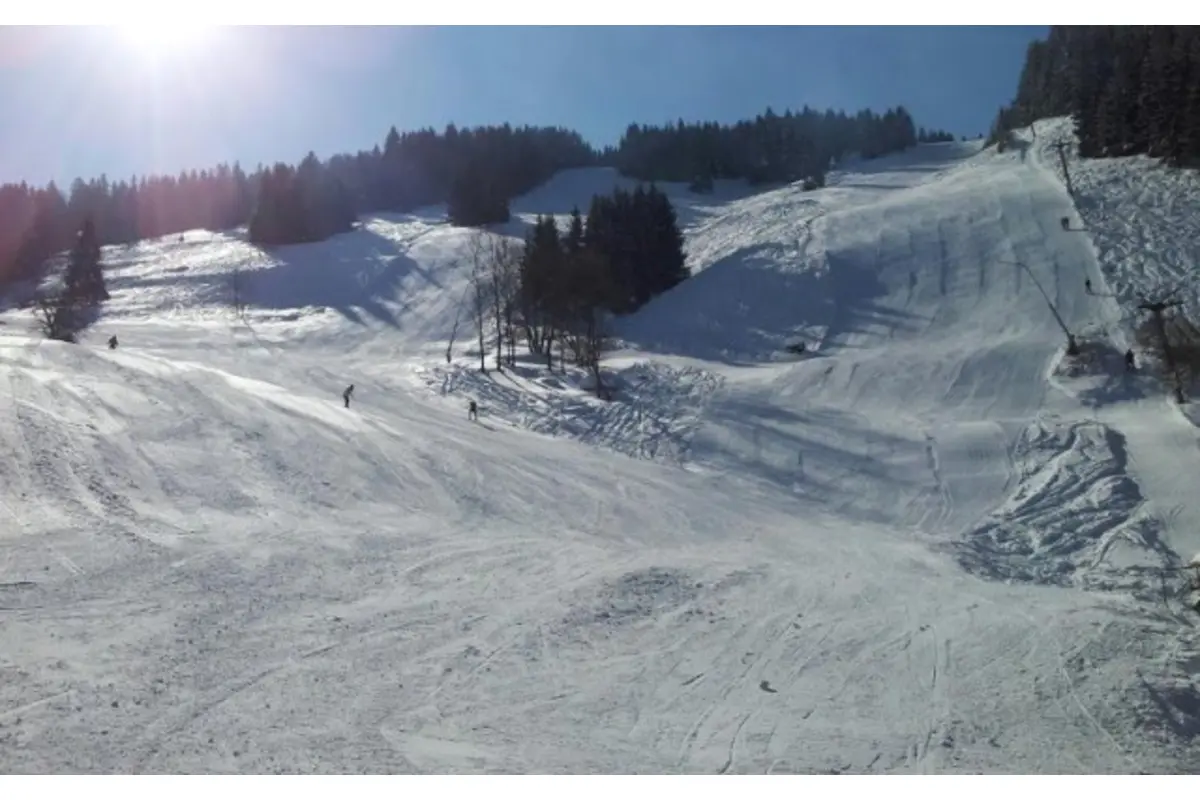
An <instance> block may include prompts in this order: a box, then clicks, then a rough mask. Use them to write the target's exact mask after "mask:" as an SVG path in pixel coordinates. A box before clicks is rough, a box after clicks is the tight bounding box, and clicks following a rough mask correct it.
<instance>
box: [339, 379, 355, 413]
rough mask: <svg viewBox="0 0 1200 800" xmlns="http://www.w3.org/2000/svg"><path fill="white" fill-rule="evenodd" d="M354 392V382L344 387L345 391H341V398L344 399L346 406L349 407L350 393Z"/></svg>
mask: <svg viewBox="0 0 1200 800" xmlns="http://www.w3.org/2000/svg"><path fill="white" fill-rule="evenodd" d="M352 394H354V384H353V383H352V384H350V385H349V386H347V387H346V391H344V392H342V399H343V400H345V401H346V408H349V407H350V395H352Z"/></svg>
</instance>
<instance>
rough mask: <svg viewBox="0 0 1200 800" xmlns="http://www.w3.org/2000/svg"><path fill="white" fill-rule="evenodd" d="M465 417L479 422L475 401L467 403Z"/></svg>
mask: <svg viewBox="0 0 1200 800" xmlns="http://www.w3.org/2000/svg"><path fill="white" fill-rule="evenodd" d="M467 419H469V420H475V421H476V422H479V406H477V405H475V401H474V400H472V401H471V402H469V403H467Z"/></svg>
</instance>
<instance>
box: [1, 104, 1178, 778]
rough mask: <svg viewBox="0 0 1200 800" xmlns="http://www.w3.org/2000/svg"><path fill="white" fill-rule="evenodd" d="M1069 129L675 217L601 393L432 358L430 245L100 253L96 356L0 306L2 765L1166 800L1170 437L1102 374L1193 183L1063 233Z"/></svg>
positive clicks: (441, 308)
mask: <svg viewBox="0 0 1200 800" xmlns="http://www.w3.org/2000/svg"><path fill="white" fill-rule="evenodd" d="M1064 125H1065V122H1064V121H1062V120H1057V121H1047V122H1045V123H1039V125H1038V126H1037V136H1036V138H1035V137H1034V136H1033V134H1032V132H1030V131H1023V132H1020V133H1019V136H1020V137H1021V141H1022V142H1024V143H1025V146H1022V147H1018V148H1014V149H1013V150H1011V151H1009V152H1006V153H1004V154H996V153H995V151H994V149H989V150H981V149H980V143H978V142H972V143H949V144H939V145H923V146H920V147H918V148H915V149H914V150H912V151H910V152H908V153H904V154H901V155H897V156H892V157H889V158H884V159H879V160H875V161H869V162H862V163H858V164H850V165H847V166H846V167H844V168H843V169H842V170H841V171H839V172H837V173H835V174H833V175H831V177H830V181H829V183H830V185H829V186H828V188H825V189H822V190H818V191H814V192H802V191H800V189H799V188H798V187H794V186H792V187H783V188H776V189H772V190H767V191H751V190H749V189H748V188H746V187H744V186H741V185H739V184H733V183H730V184H723V185H718V187H717V189H716V191H715V192H714V193H713V194H711V195H705V196H694V195H691V194H689V193H687V192H686V191H685V190H684V189H683V188H682V187H679V186H667V187H665V188H666V190H667V191H668V192H669V193H670V194H671V196H672V199H673V201H674V202H675V203H676V206H677V209H678V213H679V218H680V221H681V224H682V225H683V226H684V227H685V232H686V237H687V244H686V247H687V249H688V253H689V263H690V266H691V267H692V269H693V271H694V273H695V277H693V278H692V279H691V280H689V281H688V282H686V283H684V284H683V285H681V286H679V287H678V288H676V289H675V290H673V291H672V292H669V293H667V294H665V295H663V296H661V297H659V298H657V299H656V300H654V301H652V302H651V303H650V304H649V305H647V306H646V307H645V308H644V309H642V310H641V311H640V312H638V313H637V314H635V315H633V316H632V317H630V318H628V319H626V320H622V321H621V323H620V326H619V330H618V334H619V336H620V349H619V350H618V351H617V352H615V353H613V354H612V357H611V358H610V359H609V361H608V364H607V373H606V375H607V379H608V381H609V382H610V385H612V386H614V387H615V388H616V389H617V392H618V399H617V400H616V401H615V402H613V403H604V402H601V401H598V400H596V399H595V398H594V397H592V396H591V395H590V394H589V393H588V391H587V388H586V382H585V381H584V379H583V378H582V376H581V375H580V374H579V373H578V372H577V371H574V370H569V371H568V373H567V374H566V375H562V374H559V373H557V372H556V373H554V374H550V373H548V372H547V371H546V370H545V368H544V367H543V366H541V365H540V364H539V363H538V362H537V361H535V360H533V359H523V360H522V362H521V364H520V365H519V366H518V368H516V369H513V370H511V371H510V370H505V371H504V372H503V373H499V372H496V371H491V372H489V373H488V374H486V375H484V374H481V373H479V372H478V354H477V353H476V352H474V350H473V348H474V347H475V345H474V344H473V342H474V336H473V332H472V331H470V330H469V323H464V327H465V328H467V329H466V332H465V333H464V332H463V331H462V330H460V332H459V337H458V343H457V345H456V347H455V357H454V360H453V362H452V363H450V364H446V363H445V359H444V355H443V354H444V351H445V346H446V340H447V338H448V337H449V335H450V332H451V330H452V328H453V324H454V317H455V313H456V310H457V307H458V305H459V303H460V302H461V301H462V298H463V297H464V295H465V293H466V291H467V280H466V276H467V265H466V258H467V253H468V232H467V231H464V230H462V229H457V228H454V227H451V226H449V225H447V224H445V223H444V222H442V221H441V210H440V209H428V210H424V211H422V212H419V213H415V214H409V215H380V216H375V217H370V218H367V219H365V220H364V222H363V225H362V226H361V228H360V229H359V230H357V231H355V232H352V233H349V234H345V235H342V236H339V237H335V238H333V239H331V240H329V241H327V242H323V243H320V244H315V245H308V246H297V247H286V248H280V249H279V250H277V251H274V252H272V253H266V252H263V251H261V250H259V249H258V248H255V247H253V246H251V245H249V244H247V243H246V242H245V241H244V238H243V234H242V233H239V232H226V233H216V234H214V233H209V232H206V231H192V232H189V233H188V234H187V235H186V236H185V237H184V241H182V242H179V241H178V240H177V239H178V237H167V238H165V239H162V240H158V241H153V242H143V243H139V244H137V245H135V246H132V247H129V248H106V250H105V259H106V263H107V264H108V265H109V267H108V276H109V287H110V291H111V292H112V295H113V299H112V301H111V302H110V303H109V304H108V306H107V308H106V310H105V312H104V315H103V317H102V318H101V320H100V321H99V323H98V324H97V325H96V327H95V328H94V329H93V330H92V331H90V332H89V334H88V335H87V336H86V339H85V342H84V343H83V344H81V345H78V346H69V345H61V344H57V343H51V342H45V341H41V340H39V339H38V338H37V337H36V336H35V335H33V334H32V333H31V332H30V329H29V318H28V315H27V313H26V312H19V311H9V312H6V313H5V314H3V315H0V322H2V323H3V327H0V368H2V372H0V374H2V375H3V380H4V381H5V382H6V383H7V387H6V388H7V390H5V387H3V386H0V437H2V442H3V445H4V448H5V453H6V458H4V459H0V487H2V488H0V519H3V520H4V521H3V522H2V523H0V675H2V676H3V679H2V680H0V771H4V772H9V773H13V772H68V771H71V772H131V771H132V772H181V771H182V772H246V773H257V772H273V771H278V772H414V771H415V772H667V773H674V772H688V773H693V772H698V773H718V772H720V773H760V772H830V771H835V772H966V773H971V772H1007V773H1029V772H1047V773H1064V772H1066V773H1112V772H1120V773H1128V772H1184V773H1187V772H1194V771H1195V768H1196V764H1197V763H1200V762H1198V761H1197V752H1196V749H1195V745H1194V744H1193V737H1195V735H1196V734H1197V733H1198V732H1200V693H1198V691H1197V689H1196V686H1195V678H1196V673H1197V671H1198V670H1200V645H1198V643H1197V641H1196V638H1195V635H1194V634H1193V633H1192V628H1193V625H1194V623H1195V614H1194V612H1192V611H1191V610H1189V609H1188V608H1187V607H1186V601H1185V596H1184V593H1183V587H1184V583H1185V578H1184V575H1183V573H1181V572H1180V571H1178V567H1180V566H1182V565H1183V564H1184V563H1186V562H1187V561H1188V560H1189V559H1190V558H1191V557H1192V555H1193V554H1195V553H1196V552H1200V519H1197V516H1196V515H1197V512H1196V511H1195V509H1196V507H1197V503H1196V501H1195V500H1194V499H1193V498H1192V497H1190V496H1189V492H1191V491H1193V490H1192V486H1193V483H1192V482H1191V481H1189V480H1188V478H1189V476H1194V475H1195V474H1197V468H1198V467H1200V450H1198V449H1197V447H1196V443H1197V440H1198V439H1200V437H1198V435H1197V431H1196V430H1195V428H1194V427H1192V426H1191V425H1190V423H1188V422H1187V419H1186V418H1185V416H1184V414H1183V413H1181V411H1180V410H1179V409H1177V408H1175V407H1174V406H1173V405H1172V404H1171V403H1169V402H1168V401H1167V399H1166V398H1165V397H1164V396H1163V392H1162V390H1161V389H1160V388H1158V387H1156V386H1153V385H1152V384H1150V383H1149V381H1148V379H1146V378H1144V377H1142V376H1125V375H1124V374H1123V372H1122V369H1123V368H1122V367H1121V365H1120V358H1119V354H1120V353H1121V352H1122V351H1123V350H1124V348H1125V347H1126V346H1128V342H1129V341H1131V339H1130V333H1129V329H1130V324H1131V323H1130V316H1129V314H1128V310H1127V308H1126V307H1125V306H1123V305H1122V304H1121V301H1123V300H1127V299H1128V298H1129V297H1132V296H1134V295H1135V294H1136V292H1137V291H1139V290H1145V291H1149V290H1151V289H1153V288H1154V287H1157V286H1160V285H1163V284H1165V283H1167V282H1171V281H1176V280H1179V279H1180V278H1181V277H1183V276H1185V275H1186V274H1187V270H1188V269H1189V266H1188V263H1189V262H1188V258H1189V255H1188V253H1189V251H1188V250H1187V249H1186V248H1189V247H1191V248H1194V247H1196V246H1197V245H1196V244H1195V242H1196V239H1195V237H1190V234H1188V233H1187V231H1188V230H1190V229H1189V228H1187V227H1186V226H1187V225H1189V224H1191V223H1189V222H1187V221H1186V215H1187V214H1188V213H1189V209H1188V207H1187V204H1186V203H1185V202H1184V201H1185V200H1186V199H1187V198H1189V197H1192V196H1194V194H1196V193H1197V192H1195V186H1196V184H1195V182H1194V178H1191V177H1178V176H1179V174H1178V173H1163V172H1161V171H1159V170H1157V168H1154V167H1150V166H1147V165H1146V164H1145V163H1142V162H1140V161H1136V160H1135V161H1133V162H1129V161H1125V160H1123V161H1116V162H1107V163H1104V164H1099V165H1095V164H1077V165H1072V179H1073V180H1074V182H1075V185H1076V187H1077V190H1078V194H1077V196H1078V198H1079V200H1078V208H1076V207H1074V206H1073V204H1072V200H1071V198H1070V197H1069V196H1068V195H1067V193H1066V190H1065V189H1064V187H1063V185H1062V182H1061V180H1060V179H1059V176H1058V175H1057V173H1056V169H1057V168H1056V167H1055V161H1054V159H1056V158H1057V155H1056V154H1055V153H1054V152H1053V151H1052V150H1049V149H1048V146H1049V145H1048V142H1049V141H1050V140H1051V138H1052V136H1053V135H1054V133H1055V131H1058V132H1059V133H1065V131H1066V128H1065V127H1064ZM1054 126H1058V127H1057V128H1055V127H1054ZM1059 129H1061V130H1059ZM1164 176H1165V177H1164ZM1189 181H1191V183H1189ZM617 184H622V185H628V184H627V182H625V181H624V179H621V178H619V177H618V176H616V175H615V173H613V172H612V171H610V170H576V171H571V172H566V173H562V174H560V175H558V176H556V178H555V179H553V180H552V181H551V182H550V183H548V184H547V185H546V186H543V187H541V188H539V189H538V190H535V191H534V192H533V193H531V194H530V195H529V196H527V197H525V198H520V199H518V200H517V201H516V202H514V204H513V208H514V211H515V212H516V213H517V215H518V217H517V219H516V220H514V222H513V223H511V224H510V225H507V226H504V228H503V229H502V230H503V232H505V233H507V234H509V235H519V234H520V232H521V229H522V226H523V224H524V223H528V222H531V221H532V219H533V216H534V215H535V214H538V213H555V214H557V215H566V214H568V213H569V212H570V210H571V207H572V206H575V205H578V206H579V207H581V208H583V209H586V205H587V202H588V200H589V198H590V196H591V194H592V193H593V192H607V191H609V190H610V189H611V187H612V186H613V185H617ZM1193 207H1194V206H1193ZM1068 215H1069V216H1072V218H1073V219H1075V220H1080V217H1082V219H1081V222H1082V224H1081V225H1078V226H1076V228H1086V230H1079V229H1073V230H1070V231H1064V230H1062V228H1061V227H1060V224H1059V219H1060V218H1061V217H1062V216H1068ZM1131 231H1132V232H1133V233H1131ZM1133 235H1136V241H1137V242H1138V244H1137V245H1136V246H1132V245H1129V246H1127V245H1126V243H1127V242H1128V240H1129V238H1130V237H1131V236H1133ZM1188 237H1190V238H1188ZM1122 248H1124V249H1122ZM1131 253H1136V257H1134V256H1132V255H1131ZM235 269H236V270H238V271H240V272H241V273H242V275H243V276H244V278H243V280H244V282H245V285H246V287H247V290H246V291H247V293H248V296H249V299H250V302H251V306H250V309H249V310H248V312H247V314H246V317H245V319H238V318H235V317H234V315H233V314H231V313H230V311H229V309H228V304H229V300H230V288H229V287H230V280H231V274H232V272H233V271H234V270H235ZM1085 280H1091V282H1092V285H1093V287H1094V293H1093V294H1088V293H1087V292H1086V291H1085V290H1084V281H1085ZM1039 287H1040V288H1039ZM1043 292H1044V294H1043ZM1047 299H1049V300H1050V301H1052V302H1053V304H1054V306H1055V308H1056V310H1057V312H1058V313H1059V314H1060V315H1061V317H1062V319H1063V322H1064V323H1065V324H1066V325H1067V326H1068V327H1069V328H1070V329H1072V330H1073V331H1074V332H1077V333H1079V334H1081V335H1082V336H1083V337H1084V338H1085V339H1086V340H1087V342H1088V347H1089V352H1095V353H1097V354H1098V355H1096V356H1095V357H1094V358H1093V359H1092V360H1091V361H1089V362H1087V363H1082V364H1080V363H1075V362H1068V361H1064V360H1063V358H1062V353H1063V348H1064V345H1065V336H1064V335H1063V333H1062V331H1061V330H1060V328H1059V324H1058V322H1057V321H1056V320H1055V317H1054V315H1053V314H1052V312H1051V310H1050V308H1049V307H1048V304H1047ZM114 333H115V334H117V335H118V337H119V338H120V341H121V346H120V348H119V349H117V350H115V351H110V350H108V349H107V348H106V347H105V346H104V341H105V340H106V339H107V338H108V336H109V335H111V334H114ZM799 339H804V340H805V341H806V342H808V344H809V345H810V349H811V352H810V354H809V355H806V356H804V357H802V358H796V357H793V356H787V355H785V354H784V352H783V351H784V347H785V346H786V345H787V344H788V343H791V342H794V341H797V340H799ZM489 350H490V348H489ZM1114 358H1115V363H1114ZM488 363H489V366H491V364H492V356H491V355H489V357H488ZM350 383H354V384H355V386H356V390H355V399H354V401H353V403H352V406H351V408H350V409H345V408H343V407H342V401H341V396H340V395H341V391H342V389H343V388H344V387H345V386H346V385H347V384H350ZM470 398H474V399H476V400H478V401H479V403H480V410H481V419H480V421H479V422H478V423H472V422H468V421H467V419H466V402H467V400H468V399H470Z"/></svg>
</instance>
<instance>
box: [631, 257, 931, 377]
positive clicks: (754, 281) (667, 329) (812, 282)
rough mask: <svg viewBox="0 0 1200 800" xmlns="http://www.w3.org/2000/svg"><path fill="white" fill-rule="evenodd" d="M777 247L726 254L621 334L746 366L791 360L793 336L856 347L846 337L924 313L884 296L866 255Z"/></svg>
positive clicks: (823, 348)
mask: <svg viewBox="0 0 1200 800" xmlns="http://www.w3.org/2000/svg"><path fill="white" fill-rule="evenodd" d="M776 249H777V248H775V247H774V246H773V245H770V244H764V245H757V246H754V247H748V248H744V249H742V250H740V251H738V252H736V253H734V254H732V255H730V256H727V257H726V258H723V259H721V260H720V261H718V262H716V263H715V264H713V265H712V266H710V267H708V268H707V269H705V270H704V271H703V272H701V273H700V274H698V275H695V276H694V277H692V278H690V279H688V280H686V281H684V282H683V283H681V284H680V285H679V286H677V287H675V288H674V289H672V290H671V291H669V292H666V293H665V294H663V295H660V296H659V297H657V298H655V299H654V300H651V301H650V302H649V303H647V304H646V306H644V307H643V308H642V309H640V310H639V311H638V312H636V313H634V314H632V315H630V316H628V317H625V318H623V319H621V320H619V321H618V324H617V331H616V332H617V335H618V336H620V338H621V339H622V340H623V341H625V342H627V343H629V344H630V345H633V346H636V347H637V348H639V349H641V350H644V351H647V352H656V353H659V354H663V355H678V356H685V357H691V358H698V359H703V360H707V361H714V362H717V363H722V364H727V365H731V366H748V365H754V364H764V363H774V362H778V361H784V360H790V359H788V358H787V355H786V351H785V348H786V347H787V346H788V345H789V344H791V343H794V342H796V341H804V342H805V343H806V344H808V345H809V346H810V347H811V346H812V345H814V344H819V345H820V349H819V350H818V351H817V354H820V355H828V354H829V348H849V347H854V346H855V345H852V344H850V343H848V342H846V341H845V339H846V337H847V336H848V335H853V334H859V335H865V336H870V335H872V334H877V335H881V336H882V335H886V334H888V333H890V332H892V331H895V330H905V329H909V328H911V327H913V324H914V322H915V321H916V320H918V319H919V317H917V316H916V315H915V314H912V313H910V312H908V311H904V310H902V309H898V308H892V307H889V306H887V305H884V304H883V303H881V302H880V301H879V299H880V298H882V297H884V296H885V295H886V294H887V287H886V286H885V285H884V284H883V282H882V281H881V280H880V279H879V276H878V273H877V271H876V270H875V269H874V268H872V267H871V266H868V264H869V262H868V261H867V259H866V258H863V259H858V258H853V257H846V256H837V257H835V256H832V255H830V254H826V255H825V256H824V258H823V259H822V260H820V261H813V262H810V263H807V264H806V263H800V264H794V263H786V262H782V261H780V260H778V259H776V258H773V257H771V256H772V255H773V253H774V252H775V251H776ZM812 355H813V354H811V353H810V354H808V355H806V356H802V358H808V357H812Z"/></svg>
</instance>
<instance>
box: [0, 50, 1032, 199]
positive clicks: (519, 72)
mask: <svg viewBox="0 0 1200 800" xmlns="http://www.w3.org/2000/svg"><path fill="white" fill-rule="evenodd" d="M1047 30H1048V28H1046V27H976V28H967V27H905V28H885V27H859V28H835V27H811V28H798V27H792V28H786V27H776V28H749V27H745V28H719V27H696V28H650V27H647V28H628V27H627V28H617V27H590V28H583V27H581V28H564V27H545V28H533V27H507V28H383V27H379V28H368V27H360V28H300V27H296V28H214V29H210V30H208V31H204V32H202V33H200V34H197V35H192V34H188V33H187V31H186V29H183V28H180V29H179V30H165V31H164V30H158V31H155V30H136V29H134V30H130V29H116V28H57V29H51V28H17V27H10V28H3V29H0V112H2V113H3V114H4V124H3V125H0V182H8V181H19V180H27V181H29V182H30V183H36V184H44V183H45V182H46V181H48V180H50V179H54V180H56V181H58V182H59V183H60V184H64V186H63V188H64V189H65V188H66V186H65V184H66V182H68V181H69V180H70V179H72V178H74V177H76V176H82V177H84V178H91V177H95V176H98V175H100V174H101V173H106V174H107V175H108V176H109V177H110V178H118V177H128V176H129V175H131V174H143V173H148V172H161V171H165V172H178V171H179V170H180V169H191V168H197V169H198V168H202V167H206V166H211V165H214V164H216V163H218V162H220V161H230V162H232V161H234V160H240V161H241V162H242V164H243V165H244V166H246V167H247V168H251V167H253V166H254V165H255V164H257V163H258V162H260V161H261V162H273V161H277V160H283V161H289V162H295V161H297V160H298V159H300V158H301V157H303V155H304V154H305V153H306V152H307V151H309V150H315V151H316V153H317V154H318V155H319V156H322V157H325V156H328V155H331V154H333V153H336V152H344V151H355V150H358V149H367V148H370V147H372V146H374V145H375V144H376V143H380V142H382V140H383V137H384V135H385V134H386V132H387V130H388V128H389V126H391V125H393V124H394V125H396V127H397V128H399V129H400V130H406V129H412V128H420V127H424V126H433V127H435V128H438V129H441V128H442V127H443V126H444V125H445V124H446V123H447V122H451V121H453V122H454V123H455V124H457V125H460V126H463V125H467V126H469V125H478V124H487V123H501V122H506V121H507V122H511V123H513V124H516V125H520V124H525V123H528V124H554V125H563V126H566V127H570V128H574V129H576V130H578V131H579V132H580V133H582V134H583V135H584V137H585V138H587V139H588V140H589V141H591V142H592V143H593V144H597V145H603V144H610V143H613V144H615V143H616V141H617V139H619V138H620V135H621V133H622V132H623V131H624V129H625V127H626V126H627V125H628V124H629V123H630V122H635V121H636V122H644V123H662V122H666V121H674V120H675V119H677V118H679V117H682V118H684V119H685V120H695V119H715V120H720V121H722V122H732V121H736V120H737V119H741V118H745V117H752V116H753V115H755V114H757V113H759V112H761V111H762V110H763V109H765V108H766V106H768V105H771V106H772V107H774V108H775V110H776V111H780V112H782V110H783V109H784V108H785V107H792V108H799V107H801V106H803V105H804V104H805V103H807V104H808V105H810V106H813V107H815V108H820V109H824V108H827V107H833V108H844V109H845V110H847V111H851V112H853V111H855V110H858V109H859V108H862V107H871V108H876V109H879V110H882V109H883V108H885V107H888V106H893V105H896V104H901V103H902V104H904V105H905V106H907V108H908V109H909V110H910V111H911V112H912V114H913V116H914V117H915V118H916V120H917V124H918V125H925V126H928V127H933V128H944V129H947V130H950V131H951V132H953V133H955V134H963V133H966V134H970V135H974V134H976V133H979V132H985V131H986V129H987V127H988V124H989V123H990V122H991V119H992V116H993V115H994V114H995V112H996V110H997V108H999V106H1000V105H1002V104H1004V103H1006V102H1008V101H1009V100H1010V99H1011V97H1012V94H1013V92H1014V90H1015V88H1016V83H1017V78H1018V75H1019V72H1020V68H1021V64H1022V60H1023V58H1024V53H1025V48H1026V46H1027V45H1028V43H1029V42H1030V41H1032V40H1033V39H1035V38H1039V37H1044V36H1045V34H1046V32H1047Z"/></svg>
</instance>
